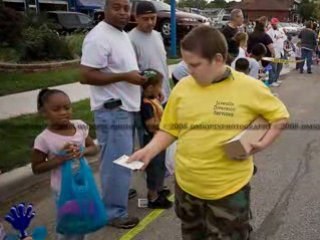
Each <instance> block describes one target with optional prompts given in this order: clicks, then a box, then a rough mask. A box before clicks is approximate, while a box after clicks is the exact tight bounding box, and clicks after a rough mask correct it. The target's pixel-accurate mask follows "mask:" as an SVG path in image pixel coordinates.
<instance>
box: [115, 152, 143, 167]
mask: <svg viewBox="0 0 320 240" xmlns="http://www.w3.org/2000/svg"><path fill="white" fill-rule="evenodd" d="M128 160H129V157H128V156H127V155H123V156H122V157H120V158H118V159H117V160H115V161H113V162H114V163H115V164H118V165H120V166H122V167H126V168H129V169H131V170H140V169H141V168H142V167H143V165H144V164H143V162H140V161H133V162H128Z"/></svg>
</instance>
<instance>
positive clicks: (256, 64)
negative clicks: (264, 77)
mask: <svg viewBox="0 0 320 240" xmlns="http://www.w3.org/2000/svg"><path fill="white" fill-rule="evenodd" d="M266 54H267V49H266V47H265V46H264V45H263V44H262V43H259V44H257V45H255V46H254V47H253V49H252V51H251V56H250V58H249V63H250V73H249V75H250V76H251V77H254V78H256V79H260V76H259V70H260V69H261V59H262V58H263V57H264V56H265V55H266Z"/></svg>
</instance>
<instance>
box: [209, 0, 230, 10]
mask: <svg viewBox="0 0 320 240" xmlns="http://www.w3.org/2000/svg"><path fill="white" fill-rule="evenodd" d="M207 7H208V8H226V7H227V2H226V1H225V0H214V1H211V2H210V3H209V4H208V6H207Z"/></svg>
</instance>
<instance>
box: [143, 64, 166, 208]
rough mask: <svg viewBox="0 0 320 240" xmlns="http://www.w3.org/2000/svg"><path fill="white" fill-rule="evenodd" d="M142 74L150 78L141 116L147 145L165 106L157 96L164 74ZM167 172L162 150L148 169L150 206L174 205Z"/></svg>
mask: <svg viewBox="0 0 320 240" xmlns="http://www.w3.org/2000/svg"><path fill="white" fill-rule="evenodd" d="M142 74H143V75H144V76H146V77H147V79H148V80H147V81H146V83H145V84H144V85H143V86H142V87H143V99H142V105H141V116H142V121H143V124H144V127H145V132H144V136H143V142H144V146H146V145H147V144H148V143H149V142H150V141H151V139H152V138H153V136H154V135H155V134H156V132H157V131H158V130H159V125H160V120H161V117H162V112H163V107H162V105H161V103H160V102H159V100H158V99H157V96H159V93H160V92H161V89H162V79H163V76H162V75H161V73H159V72H158V71H156V70H153V69H148V70H145V71H143V73H142ZM165 173H166V166H165V151H162V152H161V153H160V154H158V155H157V156H156V157H155V158H154V160H153V161H152V162H151V163H150V165H149V166H148V167H147V169H146V174H147V188H148V207H149V208H152V209H168V208H171V207H172V203H171V202H170V201H169V200H168V199H167V197H168V196H169V194H170V191H169V190H167V189H165V190H164V189H163V183H164V179H165Z"/></svg>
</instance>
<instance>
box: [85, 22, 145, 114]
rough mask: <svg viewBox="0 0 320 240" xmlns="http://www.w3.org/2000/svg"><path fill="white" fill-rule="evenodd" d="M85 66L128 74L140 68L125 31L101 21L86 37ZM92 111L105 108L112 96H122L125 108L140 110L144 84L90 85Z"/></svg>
mask: <svg viewBox="0 0 320 240" xmlns="http://www.w3.org/2000/svg"><path fill="white" fill-rule="evenodd" d="M81 65H84V66H87V67H91V68H96V69H99V70H100V71H101V72H104V73H124V72H130V71H134V70H136V71H137V70H139V68H138V63H137V59H136V54H135V52H134V49H133V46H132V44H131V41H130V39H129V37H128V35H127V33H126V32H125V31H120V30H118V29H117V28H115V27H113V26H111V25H109V24H108V23H106V22H105V21H101V22H100V23H98V25H97V26H95V27H94V28H93V29H92V30H91V31H90V32H89V33H88V35H87V36H86V38H85V39H84V42H83V46H82V57H81ZM90 96H91V97H90V104H91V110H98V109H100V108H102V107H103V104H104V102H106V101H107V100H109V99H112V98H114V99H121V101H122V106H121V108H122V109H123V110H125V111H128V112H138V111H140V104H141V87H140V86H138V85H134V84H131V83H128V82H125V81H121V82H116V83H111V84H108V85H105V86H90Z"/></svg>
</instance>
